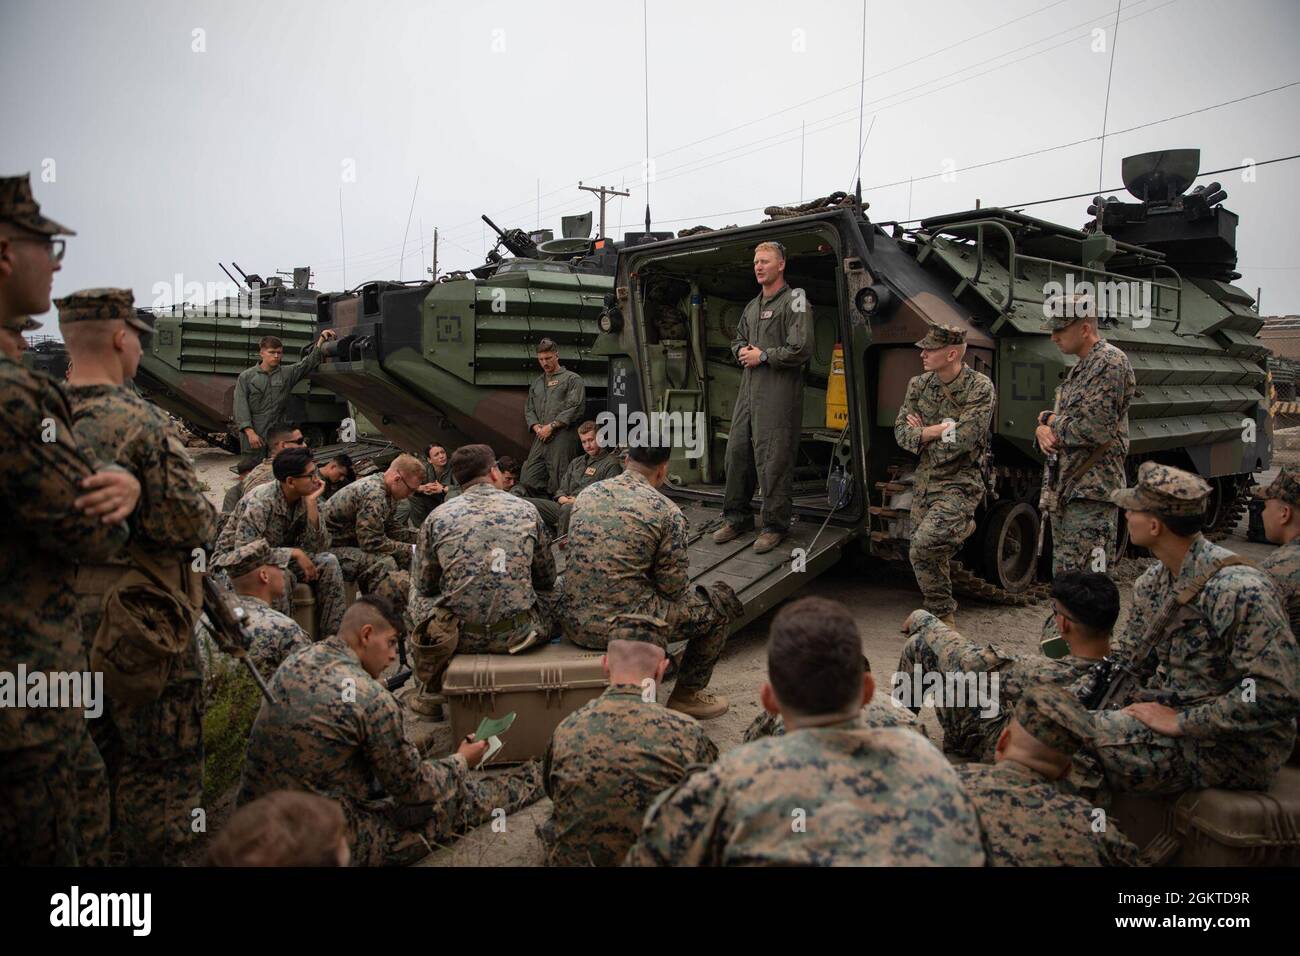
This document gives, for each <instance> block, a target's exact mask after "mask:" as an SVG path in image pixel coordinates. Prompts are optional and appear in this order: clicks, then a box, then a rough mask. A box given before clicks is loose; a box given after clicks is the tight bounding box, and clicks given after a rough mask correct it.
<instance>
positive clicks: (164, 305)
mask: <svg viewBox="0 0 1300 956" xmlns="http://www.w3.org/2000/svg"><path fill="white" fill-rule="evenodd" d="M262 288H263V286H262V284H261V283H259V282H257V281H252V282H250V284H249V288H248V289H245V288H243V287H242V286H240V285H237V284H236V283H234V282H186V281H185V277H184V276H183V275H182V274H181V273H179V272H177V273H176V274H175V275H173V276H172V280H171V282H155V283H154V284H153V287H152V289H151V290H150V292H151V293H152V295H153V302H152V304H151V306H150V307H151V308H152V309H153V310H154V311H155V312H159V311H166V310H167V309H170V308H174V307H177V306H179V307H181V308H184V309H187V310H189V311H190V312H193V313H197V314H198V315H201V316H205V317H210V318H218V319H239V324H240V326H242V327H243V328H246V329H255V328H257V327H258V325H260V324H261V321H262Z"/></svg>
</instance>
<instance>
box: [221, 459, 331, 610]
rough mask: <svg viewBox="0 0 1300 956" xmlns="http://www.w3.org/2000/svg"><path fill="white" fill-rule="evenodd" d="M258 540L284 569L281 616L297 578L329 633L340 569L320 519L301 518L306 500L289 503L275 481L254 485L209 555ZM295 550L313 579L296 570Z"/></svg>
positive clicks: (287, 607) (304, 514) (305, 514)
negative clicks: (311, 568)
mask: <svg viewBox="0 0 1300 956" xmlns="http://www.w3.org/2000/svg"><path fill="white" fill-rule="evenodd" d="M259 538H261V539H263V540H264V541H266V543H267V544H268V545H269V546H270V548H271V551H272V559H273V561H274V563H276V564H279V565H281V566H282V567H283V568H284V569H285V573H284V576H285V586H284V597H283V598H282V599H281V603H280V605H279V606H278V608H277V610H279V611H280V612H281V613H284V614H287V613H289V611H290V600H291V598H292V595H293V589H294V587H295V586H296V585H297V584H298V582H299V581H302V582H303V583H305V584H308V585H310V586H311V589H312V592H313V593H314V594H315V595H316V603H317V605H318V606H319V608H320V626H321V629H322V632H323V633H324V634H334V633H335V632H337V631H338V629H339V624H340V623H342V621H343V612H344V611H346V610H347V603H346V598H345V596H344V591H343V569H342V568H341V567H340V566H339V561H338V558H336V557H334V555H333V554H330V553H329V546H330V536H329V531H328V530H327V529H326V527H325V519H324V518H321V520H320V526H319V527H314V526H313V525H312V524H311V523H310V522H308V520H307V504H306V502H305V501H303V500H302V499H299V500H298V501H295V502H294V503H293V504H292V505H290V504H289V501H288V499H286V498H285V496H284V489H283V488H281V486H280V483H279V482H278V481H273V482H271V483H269V484H265V485H262V486H261V487H259V488H255V489H254V490H253V491H251V492H249V493H248V494H245V495H244V497H243V498H241V499H240V500H239V504H238V505H237V506H236V507H235V513H234V515H232V516H231V518H230V520H229V521H227V522H226V525H225V527H223V528H222V529H221V535H220V536H219V537H218V538H217V547H216V551H215V555H217V556H220V555H223V554H225V553H227V552H229V551H233V550H234V549H235V548H238V547H241V546H242V545H246V544H248V543H249V542H252V541H256V540H257V539H259ZM294 548H300V549H302V551H303V552H305V553H306V555H307V556H308V557H309V558H311V561H312V563H313V564H314V565H316V580H315V581H306V580H305V578H304V576H303V574H302V569H301V568H299V567H298V564H297V562H295V561H294V560H293V558H292V556H291V552H292V551H293V549H294Z"/></svg>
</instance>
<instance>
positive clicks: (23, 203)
mask: <svg viewBox="0 0 1300 956" xmlns="http://www.w3.org/2000/svg"><path fill="white" fill-rule="evenodd" d="M0 223H7V224H9V225H13V226H18V227H19V228H21V229H26V230H28V231H30V232H34V233H36V234H37V235H41V236H75V235H76V233H75V232H73V231H72V230H71V229H69V228H68V227H67V226H64V225H61V224H59V223H57V222H55V221H54V220H53V219H49V218H47V217H46V216H42V215H41V204H40V203H38V202H37V201H36V197H34V196H33V195H32V181H31V176H30V175H29V174H28V173H23V174H22V175H21V176H0ZM4 327H5V328H6V329H9V330H10V331H12V332H31V331H32V330H34V329H39V328H41V327H42V323H40V322H37V321H36V320H35V319H33V318H32V317H31V316H30V315H15V316H6V317H5V319H4Z"/></svg>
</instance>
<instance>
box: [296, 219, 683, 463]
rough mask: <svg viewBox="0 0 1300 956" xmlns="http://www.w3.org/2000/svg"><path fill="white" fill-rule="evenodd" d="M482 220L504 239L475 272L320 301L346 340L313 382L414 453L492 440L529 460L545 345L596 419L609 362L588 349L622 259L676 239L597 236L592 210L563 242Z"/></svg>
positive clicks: (569, 224) (330, 350)
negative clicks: (530, 403) (539, 351)
mask: <svg viewBox="0 0 1300 956" xmlns="http://www.w3.org/2000/svg"><path fill="white" fill-rule="evenodd" d="M483 218H484V221H486V222H487V223H488V225H490V226H491V227H492V229H493V230H495V231H496V232H497V234H498V236H499V242H498V244H497V249H493V250H492V251H491V252H489V254H488V258H487V261H486V262H485V263H484V264H483V265H482V266H479V267H478V268H476V269H472V270H470V271H469V272H462V273H452V274H451V275H449V276H445V277H442V278H441V279H440V280H439V281H437V282H413V283H412V282H408V283H399V282H371V283H368V284H366V285H364V286H362V287H361V288H360V289H359V290H358V291H356V292H353V293H346V294H342V295H330V296H322V297H321V299H320V304H319V317H320V321H321V323H322V325H323V326H328V327H331V328H333V329H334V330H335V331H336V332H337V333H338V335H339V340H338V342H337V343H331V344H330V345H329V346H328V347H327V349H326V354H327V356H328V358H327V359H326V361H325V363H324V364H323V365H322V366H321V368H320V369H319V370H318V371H317V372H315V373H314V374H313V379H314V380H315V382H316V383H317V384H318V385H323V386H324V387H326V388H328V389H329V390H330V391H332V392H334V393H335V394H337V395H341V396H343V397H344V398H346V399H347V400H348V401H349V402H351V403H352V404H353V405H354V406H355V407H356V408H357V410H358V411H359V412H360V413H362V414H363V415H365V416H366V417H367V418H368V419H369V420H370V421H371V422H372V423H373V424H374V426H375V427H376V428H377V429H378V430H379V431H380V432H381V433H382V434H383V435H384V436H385V437H387V438H388V439H390V440H391V441H393V442H395V443H397V444H398V445H400V446H402V447H403V448H406V449H408V450H411V451H414V452H420V451H421V450H422V449H424V448H426V447H427V446H428V445H429V444H430V443H431V442H438V443H440V444H443V445H447V446H448V447H450V448H455V447H457V446H459V445H463V444H466V443H469V442H485V443H487V444H489V445H491V446H492V447H493V449H495V450H496V452H497V453H498V454H501V455H505V454H509V455H514V456H517V457H520V458H522V457H523V456H524V455H526V454H527V451H528V447H529V444H530V441H531V439H530V437H529V435H528V429H527V427H526V426H525V425H524V403H525V401H526V399H527V394H528V386H529V385H530V384H531V383H532V381H533V380H534V379H535V378H536V377H537V375H538V374H539V370H538V367H537V361H536V347H537V343H538V342H539V341H541V340H542V339H543V338H548V337H549V338H551V339H553V340H554V341H555V342H556V343H557V344H558V345H559V347H560V361H561V363H562V364H563V365H564V367H565V368H568V369H571V370H572V371H575V372H577V373H578V374H580V375H581V376H582V377H583V379H584V381H585V382H586V385H587V401H588V412H589V414H590V415H591V416H593V417H594V416H595V415H596V413H597V412H598V411H600V410H601V409H603V408H604V407H605V401H604V396H605V382H606V359H605V357H604V356H603V355H595V354H593V353H592V351H591V347H592V342H593V341H594V340H595V338H596V335H597V333H598V331H599V329H598V325H597V323H598V321H599V319H600V315H601V312H602V310H603V309H604V302H605V297H606V295H607V294H608V293H609V292H610V291H611V290H612V289H613V287H614V284H613V278H612V277H613V273H614V268H615V265H616V263H617V259H618V254H619V251H620V250H621V249H623V248H626V247H628V246H629V245H632V244H636V243H643V242H652V241H654V240H658V239H665V238H669V237H670V236H671V235H672V234H671V233H663V232H660V233H651V232H646V233H632V234H629V235H628V236H627V237H626V238H625V239H624V240H623V241H622V242H620V243H615V242H613V241H611V240H608V239H605V238H603V237H597V238H595V239H590V238H587V234H588V232H589V231H590V229H591V215H590V214H586V215H583V216H573V217H566V218H565V222H564V226H563V236H562V238H560V239H552V238H550V236H551V233H550V231H549V230H547V231H545V232H543V233H532V234H529V233H525V232H523V231H522V230H520V229H509V230H501V229H499V228H498V227H497V226H496V225H495V224H494V223H493V222H492V221H491V220H490V219H488V218H487V217H486V216H484V217H483ZM501 247H504V248H505V250H506V251H508V252H509V253H510V256H503V255H502V254H501V253H500V252H499V251H498V249H499V248H501Z"/></svg>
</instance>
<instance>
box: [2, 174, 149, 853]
mask: <svg viewBox="0 0 1300 956" xmlns="http://www.w3.org/2000/svg"><path fill="white" fill-rule="evenodd" d="M13 179H23V180H24V181H25V180H26V177H11V178H10V179H8V180H5V179H0V212H3V210H4V208H5V207H4V205H3V202H4V201H5V200H4V199H3V194H4V190H5V189H9V190H10V191H11V193H12V191H13V190H14V189H15V187H14V186H13V185H12V180H13ZM6 183H10V185H8V186H6V185H5V184H6ZM27 195H29V196H30V189H29V190H28V193H27ZM38 213H39V210H38V211H37V214H38ZM0 407H2V408H3V411H4V414H3V415H0V456H3V459H4V461H5V467H4V468H3V469H0V492H2V493H0V515H3V522H4V527H5V529H6V532H7V533H8V535H9V536H10V540H11V541H12V542H21V547H18V546H7V547H4V548H0V580H3V581H4V582H5V587H6V592H7V596H6V599H5V600H4V601H0V659H3V660H4V661H5V664H4V665H3V666H4V667H5V668H7V669H14V668H17V667H18V666H19V665H22V666H25V667H26V669H27V671H28V673H29V674H30V673H34V672H37V671H40V672H43V673H46V674H52V673H72V672H81V671H85V670H87V663H88V662H87V658H86V644H85V640H84V635H83V632H82V629H81V621H80V617H79V615H78V609H77V596H76V591H75V589H74V586H73V585H74V578H75V569H76V565H75V564H74V563H73V562H74V561H76V560H103V559H106V558H109V557H110V556H112V555H114V554H115V553H117V552H118V551H119V550H120V549H121V547H122V546H123V545H124V544H125V543H126V541H127V536H128V528H127V525H126V524H121V525H114V526H109V525H105V524H104V523H103V522H101V521H100V520H99V519H98V518H92V517H88V516H87V515H85V514H83V513H82V512H80V511H78V510H77V509H76V508H74V507H73V505H72V502H73V500H74V499H76V498H77V497H78V496H79V495H80V494H81V487H80V483H81V481H82V479H84V478H86V477H88V476H89V475H90V474H91V473H92V472H93V471H95V470H96V468H97V467H98V466H99V464H100V462H99V461H98V460H97V459H96V457H95V456H94V454H93V453H92V452H91V451H90V450H89V449H87V448H86V447H85V446H84V445H81V444H79V443H78V441H77V438H76V435H75V433H74V432H73V429H72V410H71V408H70V406H69V404H68V400H67V395H66V393H65V392H64V389H63V387H62V385H60V384H59V383H57V382H55V381H54V380H53V379H51V378H50V377H49V376H46V375H43V374H39V373H32V372H29V371H28V370H27V369H25V368H24V367H23V366H22V364H21V363H19V362H15V361H13V360H12V359H10V358H9V357H8V356H7V355H4V354H0ZM43 434H48V435H49V436H50V437H51V438H52V439H53V440H52V441H43V440H42V435H43ZM74 542H75V545H74ZM0 807H4V808H5V812H3V813H0V864H14V863H19V862H21V863H24V864H28V865H56V866H72V865H75V864H77V863H82V864H85V863H104V862H107V860H106V859H104V858H103V856H100V857H98V858H96V857H94V856H93V855H91V854H89V853H88V852H87V850H88V849H89V848H88V847H87V845H86V843H87V842H89V843H99V844H100V852H101V853H102V850H103V847H102V843H103V834H106V833H107V830H108V813H109V809H108V781H107V779H106V777H105V771H104V763H103V761H102V760H101V759H100V756H99V753H98V751H97V750H96V749H95V747H94V745H93V744H92V743H91V741H90V734H89V732H88V729H87V727H86V720H85V715H84V708H83V707H16V706H3V707H0ZM83 828H86V829H87V830H88V831H89V838H88V840H87V841H85V842H83V841H82V839H81V837H80V836H79V834H80V833H81V831H82V829H83ZM79 844H81V845H80V846H79Z"/></svg>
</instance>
